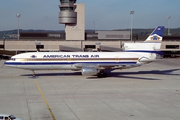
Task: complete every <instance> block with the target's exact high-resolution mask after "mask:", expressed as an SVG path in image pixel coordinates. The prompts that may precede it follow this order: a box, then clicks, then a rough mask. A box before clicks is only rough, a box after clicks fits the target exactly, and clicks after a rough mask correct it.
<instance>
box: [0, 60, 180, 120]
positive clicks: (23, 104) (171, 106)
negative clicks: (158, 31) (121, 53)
mask: <svg viewBox="0 0 180 120" xmlns="http://www.w3.org/2000/svg"><path fill="white" fill-rule="evenodd" d="M3 63H4V61H3V60H1V61H0V114H12V115H14V116H16V117H18V118H21V119H23V120H179V119H180V59H162V60H158V61H156V62H153V63H150V64H148V65H144V66H142V67H138V68H132V69H126V70H116V71H113V72H112V73H111V74H108V76H109V77H106V78H97V77H95V76H92V77H86V76H82V75H81V73H80V72H74V71H56V70H53V71H35V72H36V73H37V76H38V77H37V78H35V79H31V78H30V77H31V74H32V72H31V71H28V70H21V69H14V68H8V67H5V66H3Z"/></svg>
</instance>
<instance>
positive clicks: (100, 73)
mask: <svg viewBox="0 0 180 120" xmlns="http://www.w3.org/2000/svg"><path fill="white" fill-rule="evenodd" d="M163 33H164V26H158V27H157V28H155V30H154V31H153V32H152V33H151V34H150V35H149V37H148V38H147V39H146V40H145V41H144V42H142V43H124V52H29V53H22V54H18V55H15V56H13V57H11V59H10V60H8V61H6V62H5V66H8V67H12V68H19V69H25V70H31V71H32V72H33V74H32V76H33V77H36V74H35V72H34V71H35V70H73V71H81V73H82V75H83V76H97V77H105V76H107V75H106V73H105V71H106V70H110V71H113V70H116V69H119V70H122V69H129V68H133V67H139V66H142V65H144V64H148V63H150V62H153V61H155V60H156V59H159V58H162V55H163V53H162V52H160V47H161V42H162V38H163Z"/></svg>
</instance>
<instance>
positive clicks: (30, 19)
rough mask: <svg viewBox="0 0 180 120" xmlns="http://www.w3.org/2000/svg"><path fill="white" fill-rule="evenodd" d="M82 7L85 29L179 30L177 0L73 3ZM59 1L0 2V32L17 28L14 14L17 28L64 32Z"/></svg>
mask: <svg viewBox="0 0 180 120" xmlns="http://www.w3.org/2000/svg"><path fill="white" fill-rule="evenodd" d="M77 3H84V4H85V9H86V10H85V11H86V12H85V16H86V17H85V18H86V29H94V23H96V29H99V30H113V29H124V28H130V21H131V16H130V11H131V10H133V11H135V13H134V15H133V28H155V27H156V26H158V25H163V26H165V27H167V26H168V19H167V17H168V16H171V28H179V27H180V7H179V6H180V0H77ZM59 4H60V2H59V0H1V3H0V15H1V17H0V31H2V30H12V29H17V18H16V14H17V13H19V14H21V18H20V28H21V29H26V30H27V29H45V30H64V24H59V23H58V13H59V11H60V10H59V7H58V5H59Z"/></svg>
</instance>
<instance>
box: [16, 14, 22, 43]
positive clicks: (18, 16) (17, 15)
mask: <svg viewBox="0 0 180 120" xmlns="http://www.w3.org/2000/svg"><path fill="white" fill-rule="evenodd" d="M16 17H17V19H18V34H17V36H18V40H19V18H20V17H21V14H16Z"/></svg>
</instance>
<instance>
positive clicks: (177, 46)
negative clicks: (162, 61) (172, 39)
mask: <svg viewBox="0 0 180 120" xmlns="http://www.w3.org/2000/svg"><path fill="white" fill-rule="evenodd" d="M166 49H179V45H166Z"/></svg>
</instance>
